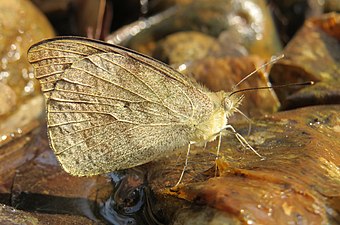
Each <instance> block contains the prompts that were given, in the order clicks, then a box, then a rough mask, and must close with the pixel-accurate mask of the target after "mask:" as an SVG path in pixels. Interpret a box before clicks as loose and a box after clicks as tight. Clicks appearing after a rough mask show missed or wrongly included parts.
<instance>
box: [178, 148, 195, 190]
mask: <svg viewBox="0 0 340 225" xmlns="http://www.w3.org/2000/svg"><path fill="white" fill-rule="evenodd" d="M191 144H193V142H189V144H188V150H187V155H186V158H185V163H184V167H183V170H182V173H181V176H180V177H179V179H178V181H177V183H176V184H175V187H176V186H178V185H179V184H180V183H181V181H182V179H183V176H184V173H185V170H186V169H187V166H188V159H189V154H190V147H191Z"/></svg>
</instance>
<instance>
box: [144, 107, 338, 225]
mask: <svg viewBox="0 0 340 225" xmlns="http://www.w3.org/2000/svg"><path fill="white" fill-rule="evenodd" d="M339 112H340V107H339V106H316V107H308V108H302V109H298V110H292V111H287V112H281V113H276V114H273V115H271V116H268V117H265V118H262V119H259V120H256V121H255V125H254V126H253V128H252V133H251V135H250V136H244V137H245V138H246V139H247V140H248V142H249V143H250V144H251V145H252V146H253V147H254V148H255V149H256V150H257V151H258V153H260V154H261V155H262V156H264V157H266V159H265V160H261V159H260V158H259V157H258V156H256V155H255V154H254V153H253V152H251V151H249V150H244V149H243V148H242V146H241V145H240V144H239V143H238V141H237V140H235V139H236V138H234V137H233V136H232V134H231V136H228V137H225V138H223V140H222V147H221V151H220V154H221V158H220V159H219V160H218V161H217V165H218V168H219V170H218V174H219V176H216V177H215V163H214V162H215V160H214V159H215V158H214V156H213V153H212V152H214V151H215V149H214V148H212V147H210V146H208V147H207V149H206V150H203V149H200V148H195V149H193V153H192V154H190V156H189V166H188V167H189V168H188V169H187V171H186V173H185V175H184V180H183V181H182V185H180V186H179V187H177V188H175V189H172V190H171V189H170V188H171V187H172V186H173V185H174V184H175V183H176V182H177V179H178V178H179V175H180V172H181V170H182V168H183V162H184V157H185V156H184V154H182V157H180V158H177V157H169V158H167V159H164V161H161V162H154V163H152V164H150V165H149V166H150V173H151V174H150V175H149V177H150V182H151V187H152V189H153V191H154V192H155V195H156V196H157V197H158V199H159V201H157V204H160V205H161V206H155V207H157V208H165V210H166V211H167V214H166V216H167V218H168V219H170V218H174V217H175V216H176V215H177V213H178V212H181V210H183V208H186V209H194V208H195V207H199V208H201V209H202V208H204V207H208V208H213V209H216V210H218V211H219V212H221V213H222V214H223V215H224V216H227V217H229V218H230V219H235V218H237V219H238V220H239V221H240V222H242V223H256V224H257V223H259V224H273V223H275V224H287V223H301V224H311V223H314V224H327V223H331V222H332V221H338V220H339V213H340V212H339V205H338V203H337V202H339V200H340V182H339V180H340V173H339V169H338V165H339V164H340V151H339V150H340V149H339V146H340V141H339V140H340V123H339V120H338V119H337V118H339V116H340V114H339ZM235 127H236V128H237V126H236V125H235ZM246 127H247V126H246V124H243V125H242V126H241V127H238V129H237V130H238V131H239V132H241V133H242V134H244V133H246V130H247V128H246ZM226 139H228V141H226ZM215 144H216V143H215ZM214 147H216V145H215V146H214ZM208 149H212V150H211V151H212V152H211V151H209V150H208ZM238 150H239V151H238ZM182 151H183V152H185V149H183V150H182ZM194 215H195V214H194V213H193V214H189V215H187V219H188V220H190V219H191V217H192V216H194ZM216 215H219V214H216ZM170 221H171V219H170ZM184 224H185V223H184Z"/></svg>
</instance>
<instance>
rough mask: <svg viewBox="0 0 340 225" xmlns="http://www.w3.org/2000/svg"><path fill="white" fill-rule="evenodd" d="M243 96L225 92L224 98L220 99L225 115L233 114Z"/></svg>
mask: <svg viewBox="0 0 340 225" xmlns="http://www.w3.org/2000/svg"><path fill="white" fill-rule="evenodd" d="M242 99H243V96H235V95H231V96H230V95H229V93H225V95H224V98H223V100H222V105H223V108H224V110H225V112H226V113H227V116H230V115H231V114H233V113H234V112H235V111H236V110H237V108H238V107H239V106H240V104H241V101H242Z"/></svg>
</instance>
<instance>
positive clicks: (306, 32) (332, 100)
mask: <svg viewBox="0 0 340 225" xmlns="http://www.w3.org/2000/svg"><path fill="white" fill-rule="evenodd" d="M339 30H340V15H339V14H337V13H331V14H325V15H322V16H320V17H317V18H313V19H309V20H307V21H306V22H305V24H304V26H303V27H302V28H301V29H300V30H299V32H298V33H297V34H296V35H295V37H294V38H293V39H292V40H291V41H290V42H289V44H288V45H287V47H286V48H285V49H284V54H285V58H284V59H282V60H280V61H279V62H277V63H276V64H275V65H273V68H272V70H271V73H270V78H271V80H272V81H273V83H274V84H283V83H294V82H301V81H315V82H316V84H315V85H312V86H309V87H305V88H302V89H301V88H296V89H294V88H290V89H288V88H287V89H280V90H277V93H278V96H279V98H280V101H281V102H282V109H291V108H297V107H302V106H306V105H319V104H336V103H339V102H340V91H339V90H340V42H339V40H340V32H339Z"/></svg>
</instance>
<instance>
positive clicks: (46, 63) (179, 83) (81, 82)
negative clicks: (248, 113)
mask: <svg viewBox="0 0 340 225" xmlns="http://www.w3.org/2000/svg"><path fill="white" fill-rule="evenodd" d="M28 60H29V62H30V63H31V64H32V65H33V67H34V70H35V77H36V78H37V79H38V80H39V82H40V84H41V89H42V92H43V94H44V96H45V99H46V111H47V126H48V136H49V141H50V146H51V148H52V149H53V150H54V152H55V155H56V156H57V158H58V160H59V161H60V163H61V165H62V167H63V169H64V170H65V171H66V172H68V173H70V174H72V175H77V176H90V175H96V174H101V173H107V172H111V171H115V170H120V169H126V168H130V167H135V166H137V165H141V164H145V163H147V162H150V161H153V160H157V159H158V158H160V157H163V156H165V155H169V153H171V152H172V151H173V150H174V149H177V148H180V147H183V146H188V153H187V154H189V151H190V145H192V144H198V145H203V144H205V143H207V142H210V141H213V140H215V139H216V138H217V137H219V138H220V139H221V135H222V134H223V131H224V130H225V129H226V128H230V129H232V130H233V132H234V133H235V134H236V137H237V138H238V139H239V140H240V142H241V143H242V144H244V145H245V146H247V147H250V148H251V146H249V145H248V143H247V142H246V141H245V140H244V138H243V137H242V136H241V135H239V134H238V133H237V132H236V131H235V130H234V129H233V127H232V126H231V125H229V124H228V118H229V117H230V116H231V115H232V114H233V113H234V112H235V111H237V110H238V109H237V107H238V106H239V104H240V102H241V100H242V97H237V96H236V95H230V93H228V92H224V91H219V92H212V91H209V90H208V89H207V88H205V87H203V86H202V85H200V84H198V83H197V82H196V81H195V80H193V79H192V78H190V77H188V76H186V75H183V74H181V73H179V72H178V71H176V70H174V69H172V68H171V67H169V66H167V65H166V64H164V63H162V62H159V61H157V60H155V59H153V58H151V57H148V56H145V55H142V54H140V53H137V52H134V51H132V50H129V49H127V48H123V47H120V46H116V45H111V44H108V43H105V42H101V41H98V40H91V39H87V38H81V37H57V38H53V39H48V40H44V41H42V42H39V43H37V44H35V45H33V46H32V47H31V48H30V49H29V51H28ZM219 143H220V142H219ZM251 149H252V148H251ZM252 150H254V149H252ZM254 151H255V150H254ZM255 152H256V151H255ZM186 164H187V161H186ZM183 173H184V170H183ZM183 173H182V176H183ZM182 176H181V177H182Z"/></svg>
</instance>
